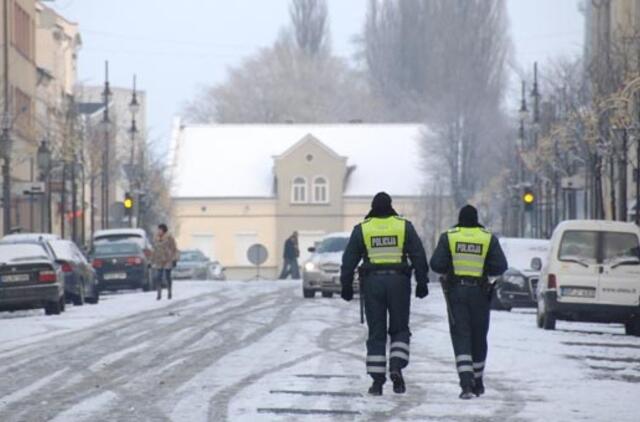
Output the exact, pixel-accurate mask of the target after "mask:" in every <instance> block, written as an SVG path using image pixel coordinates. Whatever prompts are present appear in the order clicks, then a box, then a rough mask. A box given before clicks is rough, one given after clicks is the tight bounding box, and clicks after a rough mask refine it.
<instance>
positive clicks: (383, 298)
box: [364, 273, 411, 380]
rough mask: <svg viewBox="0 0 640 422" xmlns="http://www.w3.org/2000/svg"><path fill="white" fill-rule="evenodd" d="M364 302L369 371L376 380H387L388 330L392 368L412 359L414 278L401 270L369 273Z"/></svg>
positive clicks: (401, 365) (405, 364)
mask: <svg viewBox="0 0 640 422" xmlns="http://www.w3.org/2000/svg"><path fill="white" fill-rule="evenodd" d="M364 304H365V314H366V317H367V326H368V327H369V338H368V339H367V373H368V374H369V375H370V376H371V377H372V378H373V379H374V380H385V379H386V367H387V353H386V352H387V332H388V334H389V337H390V341H391V345H390V347H389V357H388V358H389V368H390V369H391V370H393V369H402V368H404V367H406V366H407V364H408V363H409V338H410V337H411V332H410V331H409V311H410V309H409V308H410V306H411V279H410V278H409V277H408V276H405V275H402V274H375V273H374V274H370V275H367V276H366V279H365V282H364ZM387 315H388V320H389V323H388V326H387Z"/></svg>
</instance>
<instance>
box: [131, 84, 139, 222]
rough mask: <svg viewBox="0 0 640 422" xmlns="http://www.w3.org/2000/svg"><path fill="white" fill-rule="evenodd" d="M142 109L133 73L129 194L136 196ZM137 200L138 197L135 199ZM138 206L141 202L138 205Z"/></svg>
mask: <svg viewBox="0 0 640 422" xmlns="http://www.w3.org/2000/svg"><path fill="white" fill-rule="evenodd" d="M139 110H140V104H139V103H138V94H137V92H136V75H133V93H132V96H131V102H130V103H129V111H130V112H131V128H130V129H129V134H130V135H131V157H130V158H129V194H130V195H132V196H133V198H136V193H135V190H136V183H135V182H136V174H138V169H136V167H135V156H136V133H138V127H137V125H136V114H137V113H138V111H139ZM135 202H137V199H136V200H135ZM137 206H138V207H139V206H140V204H138V205H137ZM129 227H133V210H130V211H129Z"/></svg>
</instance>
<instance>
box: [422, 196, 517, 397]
mask: <svg viewBox="0 0 640 422" xmlns="http://www.w3.org/2000/svg"><path fill="white" fill-rule="evenodd" d="M431 268H432V269H433V270H434V271H435V272H437V273H440V274H443V275H444V279H443V283H442V285H443V290H444V294H445V298H446V299H447V306H448V308H449V329H450V331H451V341H452V342H453V351H454V353H455V359H456V367H457V369H458V375H459V377H460V387H462V392H461V393H460V398H461V399H470V398H472V397H473V395H476V396H477V397H479V396H481V395H482V394H484V382H483V374H484V365H485V361H486V358H487V334H488V333H489V314H490V305H491V293H492V286H491V285H490V284H489V280H488V277H490V276H499V275H501V274H502V273H504V272H505V271H506V270H507V260H506V258H505V256H504V253H503V252H502V248H501V247H500V243H499V242H498V239H497V238H496V237H495V236H493V235H492V234H491V233H490V232H489V231H488V230H486V229H485V228H484V227H483V226H481V225H480V223H479V222H478V211H477V210H476V209H475V208H474V207H472V206H471V205H466V206H464V207H463V208H462V209H461V210H460V215H459V218H458V225H457V226H455V227H454V228H452V229H451V230H449V231H447V232H446V233H443V234H442V236H440V240H439V242H438V246H437V247H436V250H435V251H434V253H433V256H432V257H431Z"/></svg>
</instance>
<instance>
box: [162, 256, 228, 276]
mask: <svg viewBox="0 0 640 422" xmlns="http://www.w3.org/2000/svg"><path fill="white" fill-rule="evenodd" d="M171 275H172V278H173V279H174V280H224V279H225V275H224V268H222V266H221V265H220V263H219V262H218V261H211V259H209V258H208V257H207V256H206V255H205V254H204V253H202V251H200V250H199V249H190V250H185V251H181V252H180V259H179V260H178V262H177V264H176V267H175V268H174V269H173V271H172V273H171Z"/></svg>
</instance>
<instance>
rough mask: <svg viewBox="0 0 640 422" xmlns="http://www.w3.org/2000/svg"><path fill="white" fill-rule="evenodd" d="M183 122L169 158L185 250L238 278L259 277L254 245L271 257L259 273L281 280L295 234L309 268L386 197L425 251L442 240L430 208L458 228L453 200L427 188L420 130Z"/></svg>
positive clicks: (178, 226)
mask: <svg viewBox="0 0 640 422" xmlns="http://www.w3.org/2000/svg"><path fill="white" fill-rule="evenodd" d="M177 125H178V126H177V127H176V129H175V130H174V136H173V142H172V150H171V159H170V161H171V164H172V169H171V171H172V180H173V183H174V185H173V186H172V204H173V216H174V218H173V226H174V229H175V234H176V238H177V241H178V245H179V247H180V248H181V249H200V250H202V251H203V252H204V253H205V254H207V255H208V256H209V257H211V258H212V259H216V260H219V261H220V262H221V263H222V265H223V266H225V267H226V268H227V273H228V276H229V277H231V278H248V277H250V276H251V275H252V274H254V273H255V268H253V267H252V266H251V264H250V263H249V262H248V260H247V256H246V253H247V249H248V248H249V247H250V246H251V245H253V244H256V243H260V244H263V245H264V246H265V247H266V248H267V250H268V252H269V258H268V260H267V262H266V263H265V264H264V268H263V269H262V271H261V272H262V274H267V275H268V276H270V277H275V276H276V275H277V272H278V270H279V269H280V266H281V261H282V259H281V257H282V253H283V244H284V241H285V240H286V238H287V237H289V236H290V235H291V233H292V232H293V231H297V232H298V233H299V246H300V251H301V260H300V262H301V263H302V262H303V261H304V260H305V259H306V257H307V256H308V252H307V249H308V248H309V247H311V246H313V245H314V243H315V242H317V241H318V240H319V239H321V238H322V237H323V236H324V235H326V234H328V233H332V232H345V231H347V232H350V231H351V229H352V228H353V226H354V225H355V224H357V223H358V222H360V221H362V219H363V218H364V216H365V215H366V214H367V212H368V211H369V208H370V203H371V199H372V197H373V195H375V194H376V193H377V192H379V191H386V192H388V193H389V194H391V195H392V196H393V198H394V206H395V207H396V210H397V211H398V212H399V213H400V214H402V215H404V216H405V217H406V218H408V219H410V220H412V221H413V222H414V223H415V225H416V227H417V228H418V229H419V231H420V232H421V234H422V235H423V238H424V239H425V240H426V243H427V244H428V245H430V244H432V243H433V240H434V239H435V236H436V233H435V231H436V230H433V229H434V227H431V229H432V230H429V228H426V227H424V226H425V224H424V222H425V221H427V217H430V218H432V217H433V216H432V215H431V216H427V215H426V214H427V213H428V212H429V210H430V208H429V204H430V203H433V202H436V201H438V202H439V203H441V204H444V205H443V207H444V208H445V209H446V210H447V212H443V213H441V214H440V215H441V219H442V220H443V221H440V222H439V227H438V230H439V229H440V228H441V227H444V226H445V225H446V224H450V223H451V216H452V215H453V212H452V203H451V200H450V198H449V197H444V198H442V197H440V198H437V199H436V198H433V197H432V196H430V194H429V193H428V192H426V191H425V188H424V187H425V186H427V185H428V183H427V182H429V180H430V179H431V177H430V176H429V175H428V172H426V171H425V167H424V155H423V154H422V153H421V146H420V145H421V142H422V139H423V131H424V130H425V128H424V127H423V126H421V125H375V124H351V125H339V124H336V125H211V126H189V125H186V126H184V125H180V124H179V123H177ZM443 180H444V179H443ZM444 191H445V192H446V190H444ZM429 221H430V220H429Z"/></svg>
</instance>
